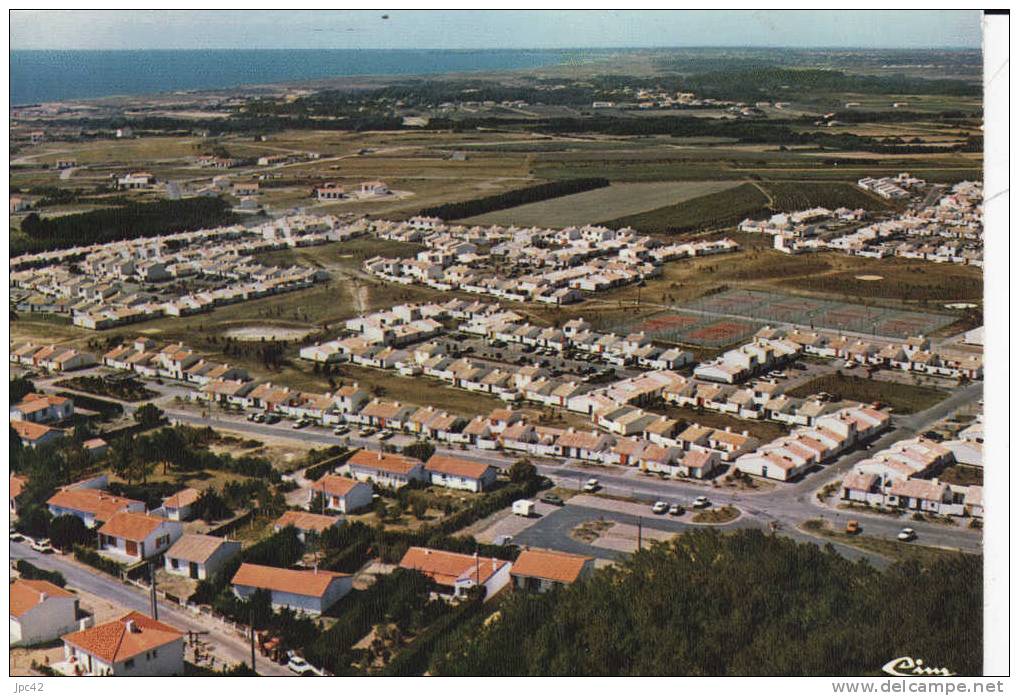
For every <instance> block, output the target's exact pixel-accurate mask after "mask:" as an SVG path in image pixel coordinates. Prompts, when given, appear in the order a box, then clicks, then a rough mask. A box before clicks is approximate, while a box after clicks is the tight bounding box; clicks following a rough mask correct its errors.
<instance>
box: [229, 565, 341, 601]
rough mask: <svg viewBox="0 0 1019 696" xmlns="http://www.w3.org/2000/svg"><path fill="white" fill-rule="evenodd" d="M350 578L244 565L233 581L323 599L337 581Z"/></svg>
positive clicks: (339, 575)
mask: <svg viewBox="0 0 1019 696" xmlns="http://www.w3.org/2000/svg"><path fill="white" fill-rule="evenodd" d="M344 577H350V576H349V575H348V574H347V573H334V572H331V571H328V570H288V569H286V568H273V567H272V566H262V565H255V564H254V563H242V564H241V567H240V568H238V569H237V572H236V573H235V574H234V577H233V579H232V580H231V581H230V582H231V583H232V584H234V585H243V586H245V587H257V588H260V589H263V590H275V591H277V592H288V593H290V594H296V595H303V596H305V597H321V596H323V595H324V594H325V593H326V590H328V589H329V586H330V585H331V584H332V583H333V582H334V581H335V580H337V579H339V578H344Z"/></svg>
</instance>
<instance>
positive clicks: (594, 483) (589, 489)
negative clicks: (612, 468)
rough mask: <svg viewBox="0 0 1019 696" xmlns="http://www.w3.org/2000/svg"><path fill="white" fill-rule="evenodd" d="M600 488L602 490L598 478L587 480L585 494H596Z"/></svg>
mask: <svg viewBox="0 0 1019 696" xmlns="http://www.w3.org/2000/svg"><path fill="white" fill-rule="evenodd" d="M599 488H601V483H599V482H598V479H596V478H590V479H588V480H587V483H585V484H584V492H585V493H594V492H595V491H596V490H598V489H599Z"/></svg>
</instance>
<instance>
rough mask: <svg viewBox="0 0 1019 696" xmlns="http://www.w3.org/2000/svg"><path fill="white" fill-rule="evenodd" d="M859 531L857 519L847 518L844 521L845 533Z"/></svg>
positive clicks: (856, 532)
mask: <svg viewBox="0 0 1019 696" xmlns="http://www.w3.org/2000/svg"><path fill="white" fill-rule="evenodd" d="M859 533H860V522H859V521H858V520H849V521H848V522H846V534H859Z"/></svg>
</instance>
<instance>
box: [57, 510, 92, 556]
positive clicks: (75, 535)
mask: <svg viewBox="0 0 1019 696" xmlns="http://www.w3.org/2000/svg"><path fill="white" fill-rule="evenodd" d="M90 539H91V535H90V534H89V531H88V528H87V527H85V523H84V522H82V521H81V518H80V517H78V516H76V515H60V516H58V517H55V518H54V519H53V521H52V522H50V543H52V544H53V545H54V546H56V547H57V548H59V549H61V550H63V551H67V550H69V549H72V548H74V545H75V544H82V545H87V544H88V542H89V541H90Z"/></svg>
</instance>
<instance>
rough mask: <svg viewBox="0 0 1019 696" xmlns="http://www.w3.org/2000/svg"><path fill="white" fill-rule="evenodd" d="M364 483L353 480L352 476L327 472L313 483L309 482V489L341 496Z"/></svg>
mask: <svg viewBox="0 0 1019 696" xmlns="http://www.w3.org/2000/svg"><path fill="white" fill-rule="evenodd" d="M365 485H367V484H364V483H361V482H360V481H355V480H354V479H352V478H347V477H346V476H337V475H336V474H327V475H325V476H323V477H322V478H320V479H319V480H318V481H316V482H315V483H313V484H311V490H313V491H321V492H323V493H326V494H328V495H335V496H337V497H342V496H345V495H347V494H348V493H350V492H351V491H352V490H354V488H355V487H357V486H365Z"/></svg>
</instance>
